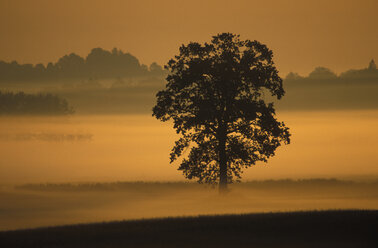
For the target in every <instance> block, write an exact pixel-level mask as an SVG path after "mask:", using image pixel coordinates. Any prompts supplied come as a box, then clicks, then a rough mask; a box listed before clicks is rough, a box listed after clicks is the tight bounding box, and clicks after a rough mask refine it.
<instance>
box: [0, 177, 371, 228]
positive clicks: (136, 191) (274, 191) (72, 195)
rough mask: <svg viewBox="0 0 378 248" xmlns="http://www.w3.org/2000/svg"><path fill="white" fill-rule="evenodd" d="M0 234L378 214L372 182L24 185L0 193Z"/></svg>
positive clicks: (5, 188) (333, 180)
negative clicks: (156, 221) (212, 219)
mask: <svg viewBox="0 0 378 248" xmlns="http://www.w3.org/2000/svg"><path fill="white" fill-rule="evenodd" d="M0 199H1V201H0V210H1V211H0V230H14V229H22V228H36V227H43V226H56V225H71V224H80V223H93V222H102V221H118V220H133V219H142V218H164V217H179V216H181V217H182V216H197V215H214V214H217V215H218V214H244V213H262V212H282V211H303V210H307V211H308V210H328V209H344V210H345V209H374V210H377V209H378V182H377V181H374V180H373V181H359V182H358V181H345V180H336V179H308V180H270V181H269V180H268V181H267V180H266V181H250V182H244V183H240V184H233V185H231V187H230V192H229V193H228V194H227V195H225V196H220V195H219V194H218V190H217V189H216V188H211V187H209V186H206V185H199V184H196V183H185V182H166V183H163V182H156V183H153V182H113V183H110V182H109V183H77V184H74V183H62V184H26V185H16V186H3V187H2V188H0Z"/></svg>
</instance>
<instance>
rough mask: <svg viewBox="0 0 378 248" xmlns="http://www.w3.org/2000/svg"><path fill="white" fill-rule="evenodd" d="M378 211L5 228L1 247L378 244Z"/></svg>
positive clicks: (230, 216) (225, 216)
mask: <svg viewBox="0 0 378 248" xmlns="http://www.w3.org/2000/svg"><path fill="white" fill-rule="evenodd" d="M377 230H378V211H373V210H371V211H368V210H345V211H308V212H286V213H264V214H245V215H219V216H199V217H186V218H165V219H150V220H138V221H121V222H108V223H95V224H82V225H71V226H61V227H50V228H39V229H30V230H18V231H7V232H0V247H4V248H6V247H10V248H11V247H12V248H16V247H77V248H79V247H80V248H85V247H91V248H92V247H218V248H219V247H260V248H263V247H285V248H286V247H291V248H294V247H330V248H331V247H332V248H335V247H343V248H348V247H359V248H363V247H372V248H373V247H377V245H378V235H377Z"/></svg>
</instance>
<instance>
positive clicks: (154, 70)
mask: <svg viewBox="0 0 378 248" xmlns="http://www.w3.org/2000/svg"><path fill="white" fill-rule="evenodd" d="M164 75H165V71H164V69H163V68H162V67H161V66H160V65H158V64H157V63H155V62H154V63H152V64H151V65H150V66H147V65H144V64H140V63H139V60H138V59H137V58H136V57H135V56H133V55H131V54H130V53H124V52H122V51H121V50H119V49H117V48H114V49H113V50H112V51H107V50H104V49H102V48H94V49H92V50H91V52H90V53H89V54H88V55H87V56H86V57H85V58H83V57H80V56H79V55H77V54H75V53H71V54H68V55H65V56H63V57H61V58H60V59H59V60H58V61H57V62H56V63H52V62H50V63H48V64H47V65H46V66H45V65H43V64H41V63H39V64H36V65H32V64H19V63H18V62H17V61H13V62H10V63H8V62H5V61H0V81H31V80H59V79H83V78H84V79H88V78H97V79H105V78H122V77H138V76H164Z"/></svg>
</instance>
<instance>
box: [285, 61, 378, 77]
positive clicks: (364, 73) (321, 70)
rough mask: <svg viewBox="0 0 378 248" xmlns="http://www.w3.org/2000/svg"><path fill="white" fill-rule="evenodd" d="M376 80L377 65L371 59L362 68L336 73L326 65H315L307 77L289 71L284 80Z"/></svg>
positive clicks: (377, 75) (377, 73) (377, 74)
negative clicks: (366, 65)
mask: <svg viewBox="0 0 378 248" xmlns="http://www.w3.org/2000/svg"><path fill="white" fill-rule="evenodd" d="M356 80H357V82H378V70H377V66H376V64H375V62H374V59H372V60H371V61H370V63H369V65H368V67H366V68H363V69H351V70H348V71H345V72H342V73H341V74H340V75H337V74H336V73H335V72H333V71H332V70H330V69H329V68H326V67H316V68H315V69H314V70H313V71H312V72H311V73H310V74H309V75H308V76H307V77H303V76H301V75H299V74H298V73H295V72H290V73H289V74H288V75H287V76H286V78H285V81H286V82H306V81H307V82H311V81H313V82H317V83H321V82H329V81H332V82H356Z"/></svg>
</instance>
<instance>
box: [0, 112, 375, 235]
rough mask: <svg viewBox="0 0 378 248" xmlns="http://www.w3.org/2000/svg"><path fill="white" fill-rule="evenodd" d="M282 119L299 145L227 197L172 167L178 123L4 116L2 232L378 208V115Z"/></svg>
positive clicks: (0, 126)
mask: <svg viewBox="0 0 378 248" xmlns="http://www.w3.org/2000/svg"><path fill="white" fill-rule="evenodd" d="M278 118H279V119H280V120H283V121H285V122H286V124H287V125H288V126H289V127H290V129H291V132H292V135H293V136H292V143H291V144H290V145H287V146H283V147H280V148H279V149H278V151H277V153H276V156H275V157H273V158H272V159H271V160H269V162H268V163H266V164H265V163H258V164H257V165H256V166H254V167H252V168H249V169H247V170H246V171H245V173H244V174H243V181H244V183H242V184H235V185H231V187H230V188H231V192H230V193H229V194H227V196H223V197H222V196H219V195H218V191H217V189H216V188H212V187H208V186H205V185H198V184H196V183H194V182H193V183H189V184H188V183H187V181H185V179H184V178H183V176H182V175H181V173H180V172H179V171H177V167H178V164H177V163H173V164H169V152H170V149H171V147H172V145H173V142H174V141H175V139H176V138H177V137H176V134H175V132H174V130H173V128H172V127H171V125H172V124H171V123H161V122H159V121H157V120H155V119H153V118H152V117H151V116H148V115H103V116H100V115H97V116H95V115H74V116H64V117H21V116H18V117H1V118H0V182H1V183H0V209H1V211H0V220H1V221H0V230H8V229H18V228H29V227H39V226H49V225H63V224H73V223H85V222H96V221H111V220H122V219H138V218H150V217H166V216H187V215H198V214H222V213H246V212H269V211H291V210H309V209H311V210H312V209H348V208H349V209H350V208H364V209H369V208H370V209H375V208H377V206H378V188H377V186H378V184H377V183H376V180H377V178H378V166H377V161H378V154H377V152H376V151H377V144H376V141H377V138H378V130H377V129H376V127H377V126H378V111H376V110H374V111H313V112H311V111H307V112H280V113H279V116H278ZM285 178H291V179H294V180H298V179H299V180H300V181H287V180H283V179H285ZM313 178H323V179H322V180H313ZM330 178H337V181H335V180H329V179H330ZM267 179H269V180H272V179H273V180H278V181H263V180H267ZM256 180H257V181H262V182H261V183H258V182H256ZM301 180H308V181H301ZM340 180H341V181H340ZM346 180H347V181H346ZM348 180H352V181H353V182H350V181H348ZM136 181H139V183H137V182H136ZM248 181H254V183H251V182H249V183H248ZM107 182H108V183H107ZM115 182H120V183H115ZM121 182H124V183H121ZM132 182H134V183H132ZM154 182H156V183H154ZM246 182H247V183H246ZM28 183H29V184H30V183H32V184H31V185H25V184H28ZM46 183H50V184H46Z"/></svg>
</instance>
